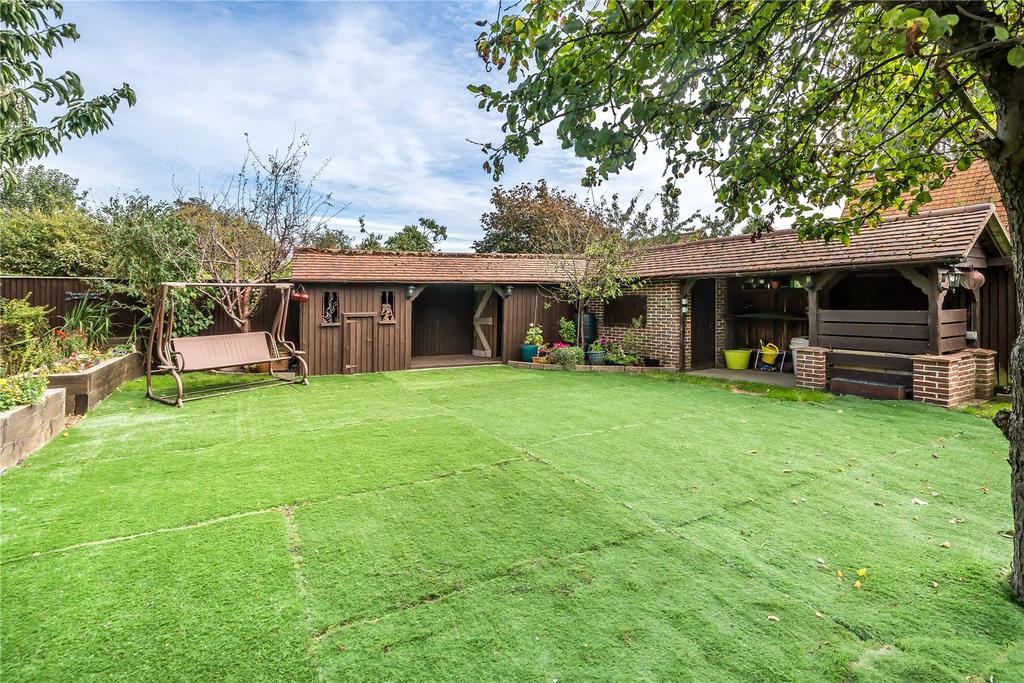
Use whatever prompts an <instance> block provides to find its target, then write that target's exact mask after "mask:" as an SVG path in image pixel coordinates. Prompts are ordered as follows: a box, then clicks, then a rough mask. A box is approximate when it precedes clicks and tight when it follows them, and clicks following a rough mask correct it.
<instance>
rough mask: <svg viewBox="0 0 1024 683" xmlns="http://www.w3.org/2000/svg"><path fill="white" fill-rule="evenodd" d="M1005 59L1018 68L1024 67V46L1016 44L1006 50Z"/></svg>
mask: <svg viewBox="0 0 1024 683" xmlns="http://www.w3.org/2000/svg"><path fill="white" fill-rule="evenodd" d="M1006 61H1008V62H1009V63H1010V66H1015V67H1017V68H1018V69H1019V68H1021V67H1024V47H1021V46H1020V45H1018V46H1017V47H1015V48H1013V49H1012V50H1010V51H1009V52H1007V53H1006Z"/></svg>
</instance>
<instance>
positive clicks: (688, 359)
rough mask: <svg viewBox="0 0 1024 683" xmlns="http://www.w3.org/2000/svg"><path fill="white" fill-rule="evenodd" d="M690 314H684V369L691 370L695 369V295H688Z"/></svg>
mask: <svg viewBox="0 0 1024 683" xmlns="http://www.w3.org/2000/svg"><path fill="white" fill-rule="evenodd" d="M686 298H687V305H688V307H689V311H690V312H689V314H687V315H685V316H683V358H682V368H681V369H682V370H685V371H686V372H689V371H690V370H692V369H693V344H692V343H691V341H690V340H691V339H693V297H692V296H691V295H689V294H687V295H686Z"/></svg>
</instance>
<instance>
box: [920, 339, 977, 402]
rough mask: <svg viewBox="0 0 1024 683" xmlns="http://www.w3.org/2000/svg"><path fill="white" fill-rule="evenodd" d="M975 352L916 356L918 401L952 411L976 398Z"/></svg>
mask: <svg viewBox="0 0 1024 683" xmlns="http://www.w3.org/2000/svg"><path fill="white" fill-rule="evenodd" d="M974 370H975V363H974V352H973V351H961V352H960V353H950V354H946V355H944V356H933V355H927V354H924V355H919V356H914V400H915V401H923V402H924V403H931V404H933V405H937V406H942V407H943V408H951V407H953V406H958V405H961V404H963V403H966V402H967V401H969V400H971V399H972V398H974V392H975V371H974Z"/></svg>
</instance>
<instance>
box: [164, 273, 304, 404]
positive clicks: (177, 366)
mask: <svg viewBox="0 0 1024 683" xmlns="http://www.w3.org/2000/svg"><path fill="white" fill-rule="evenodd" d="M190 287H196V288H199V287H221V288H226V287H238V288H267V289H272V290H274V291H276V292H278V293H279V301H278V307H277V313H276V315H275V316H274V325H273V328H272V332H266V331H262V332H233V333H229V334H215V335H208V336H200V337H175V336H174V296H173V294H172V293H173V292H174V291H175V290H183V289H187V288H190ZM291 291H292V285H291V284H290V283H285V282H265V283H254V282H162V283H160V286H159V288H158V292H157V300H156V306H155V308H154V310H153V324H152V325H151V326H150V331H149V344H148V345H147V348H146V398H149V399H152V400H154V401H159V402H160V403H164V404H166V405H170V406H177V407H178V408H181V407H183V405H184V402H185V401H195V400H199V399H203V398H212V397H214V396H223V395H226V394H233V393H235V392H238V391H246V390H249V389H257V388H260V387H265V386H272V385H275V384H282V383H286V384H309V378H308V375H309V369H308V367H307V365H306V360H305V358H303V355H304V352H302V351H299V350H298V349H296V348H295V344H293V343H292V342H290V341H288V340H286V339H285V338H284V334H285V325H286V323H287V321H288V301H289V299H290V295H291ZM282 360H288V361H289V362H291V361H292V360H294V361H296V364H297V372H296V374H295V376H294V377H279V376H277V375H276V374H275V373H274V366H273V364H274V363H275V362H277V361H282ZM264 363H266V364H267V367H268V373H265V374H268V375H269V377H268V378H266V379H262V380H258V381H255V382H246V383H241V384H235V385H232V386H230V387H214V388H210V389H199V390H197V391H195V392H192V393H191V394H190V395H185V393H184V388H183V386H182V381H181V375H182V374H183V373H186V372H203V371H215V370H225V369H228V368H235V367H239V366H241V367H247V366H252V365H260V364H264ZM161 374H168V375H170V376H171V377H173V378H174V383H175V385H176V388H177V391H176V394H175V395H173V396H163V395H160V394H157V393H156V392H154V391H153V376H154V375H161Z"/></svg>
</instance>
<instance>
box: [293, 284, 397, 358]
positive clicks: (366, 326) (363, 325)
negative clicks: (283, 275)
mask: <svg viewBox="0 0 1024 683" xmlns="http://www.w3.org/2000/svg"><path fill="white" fill-rule="evenodd" d="M306 291H307V292H308V293H309V295H310V299H309V301H308V302H306V303H305V304H304V305H303V306H302V308H301V313H300V316H299V327H300V329H299V342H300V347H301V348H302V350H303V351H305V352H306V361H307V363H309V372H310V374H311V375H340V374H342V373H354V372H383V371H387V370H403V369H405V368H408V367H409V358H410V355H411V350H412V344H411V334H410V333H411V330H412V326H411V325H410V324H409V320H410V318H411V305H410V303H411V302H410V301H409V299H408V298H407V297H406V296H405V295H404V294H400V292H402V291H403V290H402V288H401V287H400V286H398V285H393V284H391V285H376V286H374V285H359V286H352V285H308V286H307V287H306ZM387 291H393V292H395V295H394V307H395V310H394V317H395V322H392V323H385V322H381V321H380V319H379V318H380V309H381V294H382V292H387ZM325 292H337V293H338V309H339V311H338V321H339V322H338V324H334V325H330V324H324V322H323V313H324V311H323V308H322V302H323V300H324V297H323V295H324V293H325Z"/></svg>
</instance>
